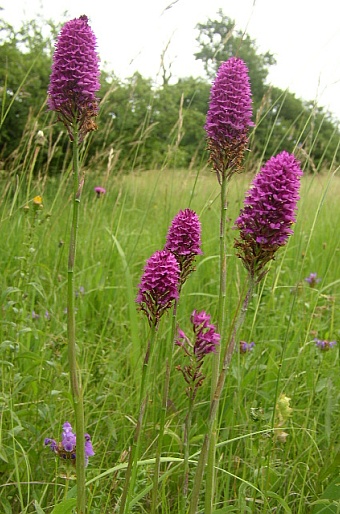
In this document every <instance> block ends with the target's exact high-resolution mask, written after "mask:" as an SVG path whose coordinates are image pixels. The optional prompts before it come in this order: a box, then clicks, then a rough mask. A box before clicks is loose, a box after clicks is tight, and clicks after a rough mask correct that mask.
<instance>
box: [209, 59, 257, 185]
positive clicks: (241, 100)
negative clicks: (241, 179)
mask: <svg viewBox="0 0 340 514" xmlns="http://www.w3.org/2000/svg"><path fill="white" fill-rule="evenodd" d="M251 117H252V101H251V90H250V81H249V75H248V68H247V66H246V64H245V62H244V61H243V60H242V59H239V58H237V57H231V58H230V59H228V60H227V61H225V62H223V63H222V64H221V66H220V68H219V70H218V72H217V75H216V78H215V81H214V83H213V85H212V88H211V91H210V103H209V110H208V113H207V119H206V124H205V130H206V133H207V137H208V146H209V151H210V159H211V162H212V164H213V167H214V169H215V171H216V172H217V175H218V178H219V180H220V179H221V175H222V176H223V175H225V173H226V172H227V170H229V172H232V171H238V169H239V168H240V166H241V160H242V158H243V154H244V151H245V149H246V146H247V144H248V131H249V127H251V126H252V125H253V123H252V121H251Z"/></svg>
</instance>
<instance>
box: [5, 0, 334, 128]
mask: <svg viewBox="0 0 340 514" xmlns="http://www.w3.org/2000/svg"><path fill="white" fill-rule="evenodd" d="M170 5H172V6H171V8H168V9H166V7H168V6H170ZM0 6H2V7H3V8H4V10H3V11H2V16H3V18H4V19H5V20H6V21H8V22H10V23H12V24H13V25H14V26H19V24H20V21H22V20H23V19H31V18H33V17H34V16H35V15H36V14H37V13H40V14H41V15H43V16H44V17H45V18H52V19H53V20H54V21H55V22H58V21H66V20H68V19H72V18H75V17H78V16H80V15H82V14H86V15H87V16H88V17H89V19H90V24H91V27H92V29H93V30H94V32H95V34H96V36H97V39H98V52H99V54H100V57H101V60H102V61H106V62H108V63H109V66H108V69H110V70H113V71H114V72H115V73H116V75H117V76H118V77H120V78H126V77H128V76H130V75H132V73H133V72H134V71H135V70H138V71H139V72H140V73H141V74H142V75H143V76H144V77H150V78H152V79H155V80H156V79H157V74H158V73H159V67H160V66H159V65H160V56H161V53H162V51H163V50H164V49H165V47H166V45H167V43H168V41H169V40H170V39H171V42H170V46H169V49H168V52H167V61H166V62H172V66H171V71H172V75H173V78H175V79H176V78H178V77H184V76H190V75H191V76H199V75H200V74H203V67H202V65H201V63H200V62H199V61H195V58H194V57H193V54H194V52H195V51H196V50H197V46H196V45H197V43H196V37H197V31H196V30H195V26H196V24H197V23H204V22H205V21H206V20H207V18H208V17H210V18H213V17H214V16H215V14H216V12H217V10H218V9H219V8H222V10H223V12H224V14H225V15H227V16H229V17H230V18H232V19H234V20H235V21H236V27H237V28H238V29H241V30H246V32H247V33H248V34H249V36H250V37H251V38H252V39H255V40H256V43H257V46H258V49H259V51H260V52H266V51H270V52H271V53H272V54H274V56H275V58H276V60H277V64H276V66H273V67H272V70H271V71H270V75H269V81H270V82H271V83H272V84H274V85H275V86H278V87H280V88H282V89H285V88H288V89H289V90H290V91H291V92H293V93H295V94H296V96H297V97H299V98H302V99H304V100H316V101H317V103H318V104H319V105H321V106H324V107H325V108H326V109H328V110H329V111H330V112H332V113H333V114H334V115H335V116H336V117H337V118H338V119H340V2H339V0H322V1H321V0H319V1H318V2H317V0H284V1H282V0H111V1H110V0H0ZM65 12H67V18H66V19H65V17H64V16H63V15H64V14H65Z"/></svg>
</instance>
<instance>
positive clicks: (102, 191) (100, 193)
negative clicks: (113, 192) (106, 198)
mask: <svg viewBox="0 0 340 514" xmlns="http://www.w3.org/2000/svg"><path fill="white" fill-rule="evenodd" d="M94 191H95V193H97V198H100V197H101V196H103V195H105V194H106V189H105V188H104V187H100V186H97V187H95V188H94Z"/></svg>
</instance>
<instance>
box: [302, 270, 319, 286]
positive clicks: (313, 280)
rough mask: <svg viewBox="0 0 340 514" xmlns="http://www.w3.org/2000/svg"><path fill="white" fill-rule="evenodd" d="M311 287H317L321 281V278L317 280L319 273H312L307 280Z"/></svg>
mask: <svg viewBox="0 0 340 514" xmlns="http://www.w3.org/2000/svg"><path fill="white" fill-rule="evenodd" d="M305 281H306V282H308V284H309V285H310V287H315V286H316V284H318V283H319V282H320V281H321V278H317V273H310V275H309V277H307V278H305Z"/></svg>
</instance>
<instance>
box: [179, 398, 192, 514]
mask: <svg viewBox="0 0 340 514" xmlns="http://www.w3.org/2000/svg"><path fill="white" fill-rule="evenodd" d="M193 409H194V398H193V397H192V396H190V397H189V405H188V412H187V415H186V418H185V424H184V437H183V446H184V459H183V466H184V470H183V471H184V475H183V491H182V493H183V494H182V501H181V507H182V510H181V512H182V514H184V513H185V512H186V503H187V497H188V489H189V449H190V430H191V422H192V412H193Z"/></svg>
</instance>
